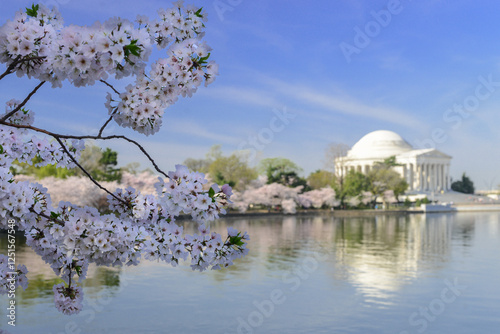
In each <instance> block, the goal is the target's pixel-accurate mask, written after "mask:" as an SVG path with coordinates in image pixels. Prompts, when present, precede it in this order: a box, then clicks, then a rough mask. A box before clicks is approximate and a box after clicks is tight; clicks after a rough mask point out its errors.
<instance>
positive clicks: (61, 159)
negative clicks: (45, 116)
mask: <svg viewBox="0 0 500 334" xmlns="http://www.w3.org/2000/svg"><path fill="white" fill-rule="evenodd" d="M19 104H20V101H17V100H14V99H13V100H10V101H8V102H7V103H6V107H5V113H4V114H2V115H0V118H2V117H4V116H6V115H8V114H10V113H11V112H13V111H14V110H15V109H16V108H17V107H18V106H19ZM8 120H9V122H10V123H12V124H16V125H32V124H33V122H34V112H33V111H30V110H27V109H24V108H21V109H20V110H18V111H16V112H15V113H14V114H12V115H11V116H10V117H9V118H8ZM62 143H63V145H64V146H65V148H66V149H67V150H68V151H69V152H71V153H72V155H73V157H74V158H75V159H76V160H77V159H78V158H79V156H80V152H81V150H83V149H84V148H85V142H84V141H83V140H76V139H72V140H64V139H63V140H62ZM0 152H2V153H4V154H3V155H2V154H0V166H8V165H10V164H11V162H12V161H14V160H15V159H17V160H18V161H19V162H26V163H31V161H32V160H33V159H34V158H39V160H40V162H38V163H37V164H36V166H37V167H41V166H46V165H50V164H59V165H63V166H66V167H68V168H73V167H75V164H74V162H73V160H72V159H71V158H70V157H69V156H68V155H67V154H65V150H64V148H63V147H62V146H61V145H60V144H59V143H58V142H56V141H55V140H52V141H49V139H48V138H47V137H40V136H35V135H31V134H30V131H29V130H28V129H24V128H15V127H11V126H6V125H0Z"/></svg>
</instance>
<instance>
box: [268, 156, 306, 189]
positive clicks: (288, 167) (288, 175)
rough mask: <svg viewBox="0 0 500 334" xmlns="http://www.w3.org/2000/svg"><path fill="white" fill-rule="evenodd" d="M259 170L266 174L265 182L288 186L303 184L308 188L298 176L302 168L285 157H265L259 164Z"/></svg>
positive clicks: (304, 181)
mask: <svg viewBox="0 0 500 334" xmlns="http://www.w3.org/2000/svg"><path fill="white" fill-rule="evenodd" d="M259 172H260V173H264V174H265V175H266V176H267V183H268V184H271V183H280V184H283V185H285V186H288V187H298V186H303V187H304V190H306V189H308V186H307V181H306V180H305V179H304V178H302V177H300V176H299V173H300V172H302V168H300V167H299V166H297V165H296V164H295V163H294V162H293V161H291V160H289V159H286V158H267V159H263V160H262V161H261V162H260V164H259Z"/></svg>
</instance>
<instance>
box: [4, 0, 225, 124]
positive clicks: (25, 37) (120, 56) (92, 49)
mask: <svg viewBox="0 0 500 334" xmlns="http://www.w3.org/2000/svg"><path fill="white" fill-rule="evenodd" d="M204 20H206V18H205V13H203V12H202V10H201V8H200V9H197V8H195V7H192V6H188V7H187V8H185V7H184V6H183V5H182V3H181V2H178V3H177V4H176V6H174V7H173V8H170V9H168V10H159V11H158V18H157V19H155V20H149V19H148V18H147V17H144V16H138V17H137V20H136V25H138V26H137V27H135V26H134V23H133V22H130V21H128V20H124V19H121V18H112V19H109V20H108V21H106V22H104V23H99V22H97V23H95V24H94V25H92V26H90V27H78V26H73V25H72V26H68V27H64V26H63V24H62V18H61V16H60V14H59V12H58V11H57V9H55V8H54V9H52V10H49V9H48V8H47V7H45V6H43V5H39V6H38V7H37V10H36V11H35V12H34V13H30V15H28V14H27V12H22V11H20V12H18V13H16V15H15V17H14V20H13V21H9V22H7V23H6V24H5V25H3V26H2V27H0V63H6V64H9V65H13V66H14V68H13V70H15V71H16V73H17V75H18V76H20V77H21V76H24V75H27V76H28V77H33V78H36V79H39V80H41V81H48V82H51V83H52V86H53V87H61V86H62V82H63V81H64V80H68V81H69V82H70V83H71V84H73V85H75V86H76V87H80V86H86V85H93V84H94V83H95V82H96V81H99V80H105V79H107V78H108V76H109V75H110V74H111V75H114V76H115V78H117V79H120V78H123V77H126V76H130V75H135V77H136V81H135V83H134V84H131V85H129V86H127V87H126V89H125V91H124V92H122V93H121V94H120V95H119V98H118V99H117V100H114V99H113V97H112V96H111V95H108V97H107V102H106V104H105V105H106V107H107V109H108V111H109V113H110V114H111V115H112V116H113V117H114V119H115V121H116V122H117V123H118V124H119V125H121V126H124V127H131V128H133V129H134V130H137V131H139V132H141V133H144V134H152V133H155V132H157V131H158V130H159V128H160V126H161V123H162V120H161V118H162V115H163V112H164V109H165V108H166V107H168V106H169V105H171V104H173V103H175V101H176V100H177V98H178V96H180V95H182V96H191V95H192V94H193V93H194V92H195V91H196V90H197V87H198V86H199V85H200V84H201V83H202V82H205V85H207V84H209V83H211V82H213V81H214V80H215V76H216V75H217V72H218V66H217V65H216V64H215V63H214V62H213V61H208V58H209V56H210V54H209V51H210V50H211V48H210V47H209V46H208V45H207V44H206V43H205V42H203V41H201V38H202V36H203V28H204V24H203V21H204ZM154 45H156V46H157V47H158V48H160V49H166V54H167V56H168V57H166V58H161V59H159V60H157V61H156V62H155V63H154V64H153V65H152V69H151V71H150V72H149V73H146V72H145V68H146V62H147V61H148V59H149V56H150V55H151V53H152V50H153V46H154Z"/></svg>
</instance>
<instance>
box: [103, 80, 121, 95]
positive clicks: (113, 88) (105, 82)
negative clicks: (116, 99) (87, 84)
mask: <svg viewBox="0 0 500 334" xmlns="http://www.w3.org/2000/svg"><path fill="white" fill-rule="evenodd" d="M99 81H100V82H102V83H103V84H105V85H106V86H108V87H109V88H111V89H112V90H113V92H115V93H116V94H117V95H120V92H119V91H117V90H116V89H115V87H113V85H111V84H110V83H108V82H107V81H106V80H102V79H100V80H99Z"/></svg>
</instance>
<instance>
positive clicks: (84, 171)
mask: <svg viewBox="0 0 500 334" xmlns="http://www.w3.org/2000/svg"><path fill="white" fill-rule="evenodd" d="M54 138H55V139H56V140H57V142H58V143H59V145H61V147H62V149H63V151H64V152H65V153H66V154H67V155H68V156H69V157H70V159H71V160H72V161H73V163H74V164H75V165H76V166H77V167H78V168H80V170H81V171H82V172H83V173H84V174H85V175H87V177H88V178H89V179H90V181H92V182H93V183H94V184H95V185H96V186H97V187H99V188H100V189H101V190H104V191H105V192H107V193H108V194H109V195H111V196H113V197H114V198H115V199H116V200H118V201H120V202H122V203H123V204H125V205H126V206H129V204H128V203H127V202H125V201H124V200H123V199H121V198H119V197H118V196H116V195H115V194H113V193H112V192H111V191H109V190H108V189H106V188H104V187H103V186H101V184H100V183H99V182H97V181H96V180H94V178H93V177H92V175H90V173H89V172H87V170H86V169H85V168H83V167H82V166H81V165H80V164H79V163H78V161H77V160H76V159H75V157H74V156H73V155H72V154H71V153H70V152H69V150H68V149H67V148H66V145H64V143H63V142H62V140H61V139H60V138H59V137H57V136H55V137H54Z"/></svg>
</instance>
